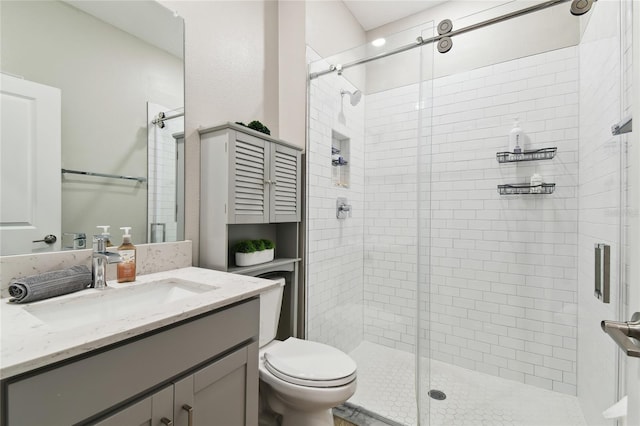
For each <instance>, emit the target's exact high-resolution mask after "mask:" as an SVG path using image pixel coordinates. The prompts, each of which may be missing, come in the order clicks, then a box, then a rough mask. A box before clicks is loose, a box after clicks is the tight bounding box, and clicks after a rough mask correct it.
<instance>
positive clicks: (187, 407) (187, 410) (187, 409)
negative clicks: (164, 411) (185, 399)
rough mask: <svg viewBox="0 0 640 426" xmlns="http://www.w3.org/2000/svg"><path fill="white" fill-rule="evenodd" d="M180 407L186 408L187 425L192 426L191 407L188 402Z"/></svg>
mask: <svg viewBox="0 0 640 426" xmlns="http://www.w3.org/2000/svg"><path fill="white" fill-rule="evenodd" d="M182 409H183V410H186V412H187V413H188V416H189V426H193V407H192V406H190V405H189V404H183V405H182Z"/></svg>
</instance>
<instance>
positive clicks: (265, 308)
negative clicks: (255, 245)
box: [259, 277, 285, 347]
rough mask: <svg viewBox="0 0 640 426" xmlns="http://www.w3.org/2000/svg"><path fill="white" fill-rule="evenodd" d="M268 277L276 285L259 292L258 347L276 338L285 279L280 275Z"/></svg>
mask: <svg viewBox="0 0 640 426" xmlns="http://www.w3.org/2000/svg"><path fill="white" fill-rule="evenodd" d="M270 279H271V280H273V281H276V282H277V283H278V287H276V288H272V289H271V290H267V291H265V292H264V293H261V294H260V342H259V344H260V347H263V346H264V345H266V344H267V343H269V342H271V341H273V339H275V338H276V333H277V332H278V321H280V308H281V307H282V293H283V291H284V284H285V279H284V278H281V277H277V278H270Z"/></svg>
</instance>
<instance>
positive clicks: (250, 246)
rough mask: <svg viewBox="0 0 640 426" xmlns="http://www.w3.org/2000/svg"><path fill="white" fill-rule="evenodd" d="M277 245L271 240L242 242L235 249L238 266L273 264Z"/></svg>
mask: <svg viewBox="0 0 640 426" xmlns="http://www.w3.org/2000/svg"><path fill="white" fill-rule="evenodd" d="M274 248H275V245H274V244H273V241H270V240H242V241H239V242H238V243H236V245H235V246H234V248H233V251H234V252H235V257H236V266H251V265H257V264H259V263H266V262H271V261H272V260H273V257H274Z"/></svg>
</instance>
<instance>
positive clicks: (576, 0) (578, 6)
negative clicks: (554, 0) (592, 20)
mask: <svg viewBox="0 0 640 426" xmlns="http://www.w3.org/2000/svg"><path fill="white" fill-rule="evenodd" d="M593 1H594V0H573V1H572V2H571V14H572V15H575V16H580V15H584V14H585V13H587V12H588V11H589V9H591V6H592V5H593Z"/></svg>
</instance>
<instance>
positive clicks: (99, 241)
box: [93, 235, 107, 253]
mask: <svg viewBox="0 0 640 426" xmlns="http://www.w3.org/2000/svg"><path fill="white" fill-rule="evenodd" d="M105 240H106V238H105V237H104V235H94V236H93V251H94V252H100V253H103V252H105V251H107V246H106V241H105Z"/></svg>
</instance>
